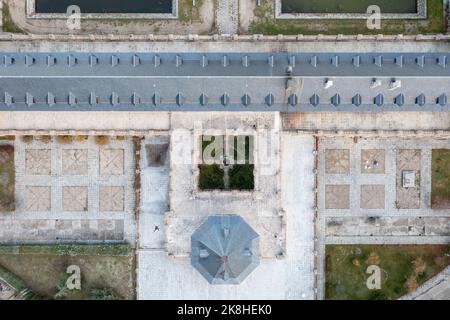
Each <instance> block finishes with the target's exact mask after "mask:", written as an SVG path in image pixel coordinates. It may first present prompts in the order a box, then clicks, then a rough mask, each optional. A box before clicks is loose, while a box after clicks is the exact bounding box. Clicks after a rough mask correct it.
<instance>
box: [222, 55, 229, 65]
mask: <svg viewBox="0 0 450 320" xmlns="http://www.w3.org/2000/svg"><path fill="white" fill-rule="evenodd" d="M229 64H230V61H229V59H228V56H223V57H222V66H224V67H228V65H229Z"/></svg>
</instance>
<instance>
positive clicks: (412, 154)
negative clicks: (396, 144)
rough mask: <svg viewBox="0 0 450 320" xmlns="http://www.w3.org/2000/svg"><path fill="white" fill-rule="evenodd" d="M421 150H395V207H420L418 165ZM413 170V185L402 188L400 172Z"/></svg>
mask: <svg viewBox="0 0 450 320" xmlns="http://www.w3.org/2000/svg"><path fill="white" fill-rule="evenodd" d="M420 162H421V150H415V149H409V150H404V149H403V150H397V163H396V168H397V172H396V190H395V191H396V195H397V197H396V200H395V201H396V202H395V204H396V207H397V208H399V209H419V208H420V168H421V165H420ZM405 170H408V171H413V172H414V174H415V187H408V188H404V187H403V186H402V173H403V172H404V171H405Z"/></svg>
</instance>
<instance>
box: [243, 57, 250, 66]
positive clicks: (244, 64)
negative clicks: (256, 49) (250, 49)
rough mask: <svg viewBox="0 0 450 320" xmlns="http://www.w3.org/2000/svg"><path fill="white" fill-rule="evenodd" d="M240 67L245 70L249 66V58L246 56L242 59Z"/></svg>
mask: <svg viewBox="0 0 450 320" xmlns="http://www.w3.org/2000/svg"><path fill="white" fill-rule="evenodd" d="M242 65H243V66H244V67H246V68H247V67H248V66H249V65H250V58H249V57H248V56H243V57H242Z"/></svg>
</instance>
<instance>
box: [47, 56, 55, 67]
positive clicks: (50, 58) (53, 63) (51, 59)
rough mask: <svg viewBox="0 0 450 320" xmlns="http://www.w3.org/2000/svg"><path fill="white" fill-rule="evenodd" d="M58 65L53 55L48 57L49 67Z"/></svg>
mask: <svg viewBox="0 0 450 320" xmlns="http://www.w3.org/2000/svg"><path fill="white" fill-rule="evenodd" d="M55 64H56V58H55V57H54V56H52V55H49V56H47V66H53V65H55Z"/></svg>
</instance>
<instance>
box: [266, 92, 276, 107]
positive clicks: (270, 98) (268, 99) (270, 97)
mask: <svg viewBox="0 0 450 320" xmlns="http://www.w3.org/2000/svg"><path fill="white" fill-rule="evenodd" d="M274 102H275V98H274V97H273V94H271V93H269V94H268V95H267V96H266V104H267V105H268V106H269V107H270V106H271V105H273V104H274Z"/></svg>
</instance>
